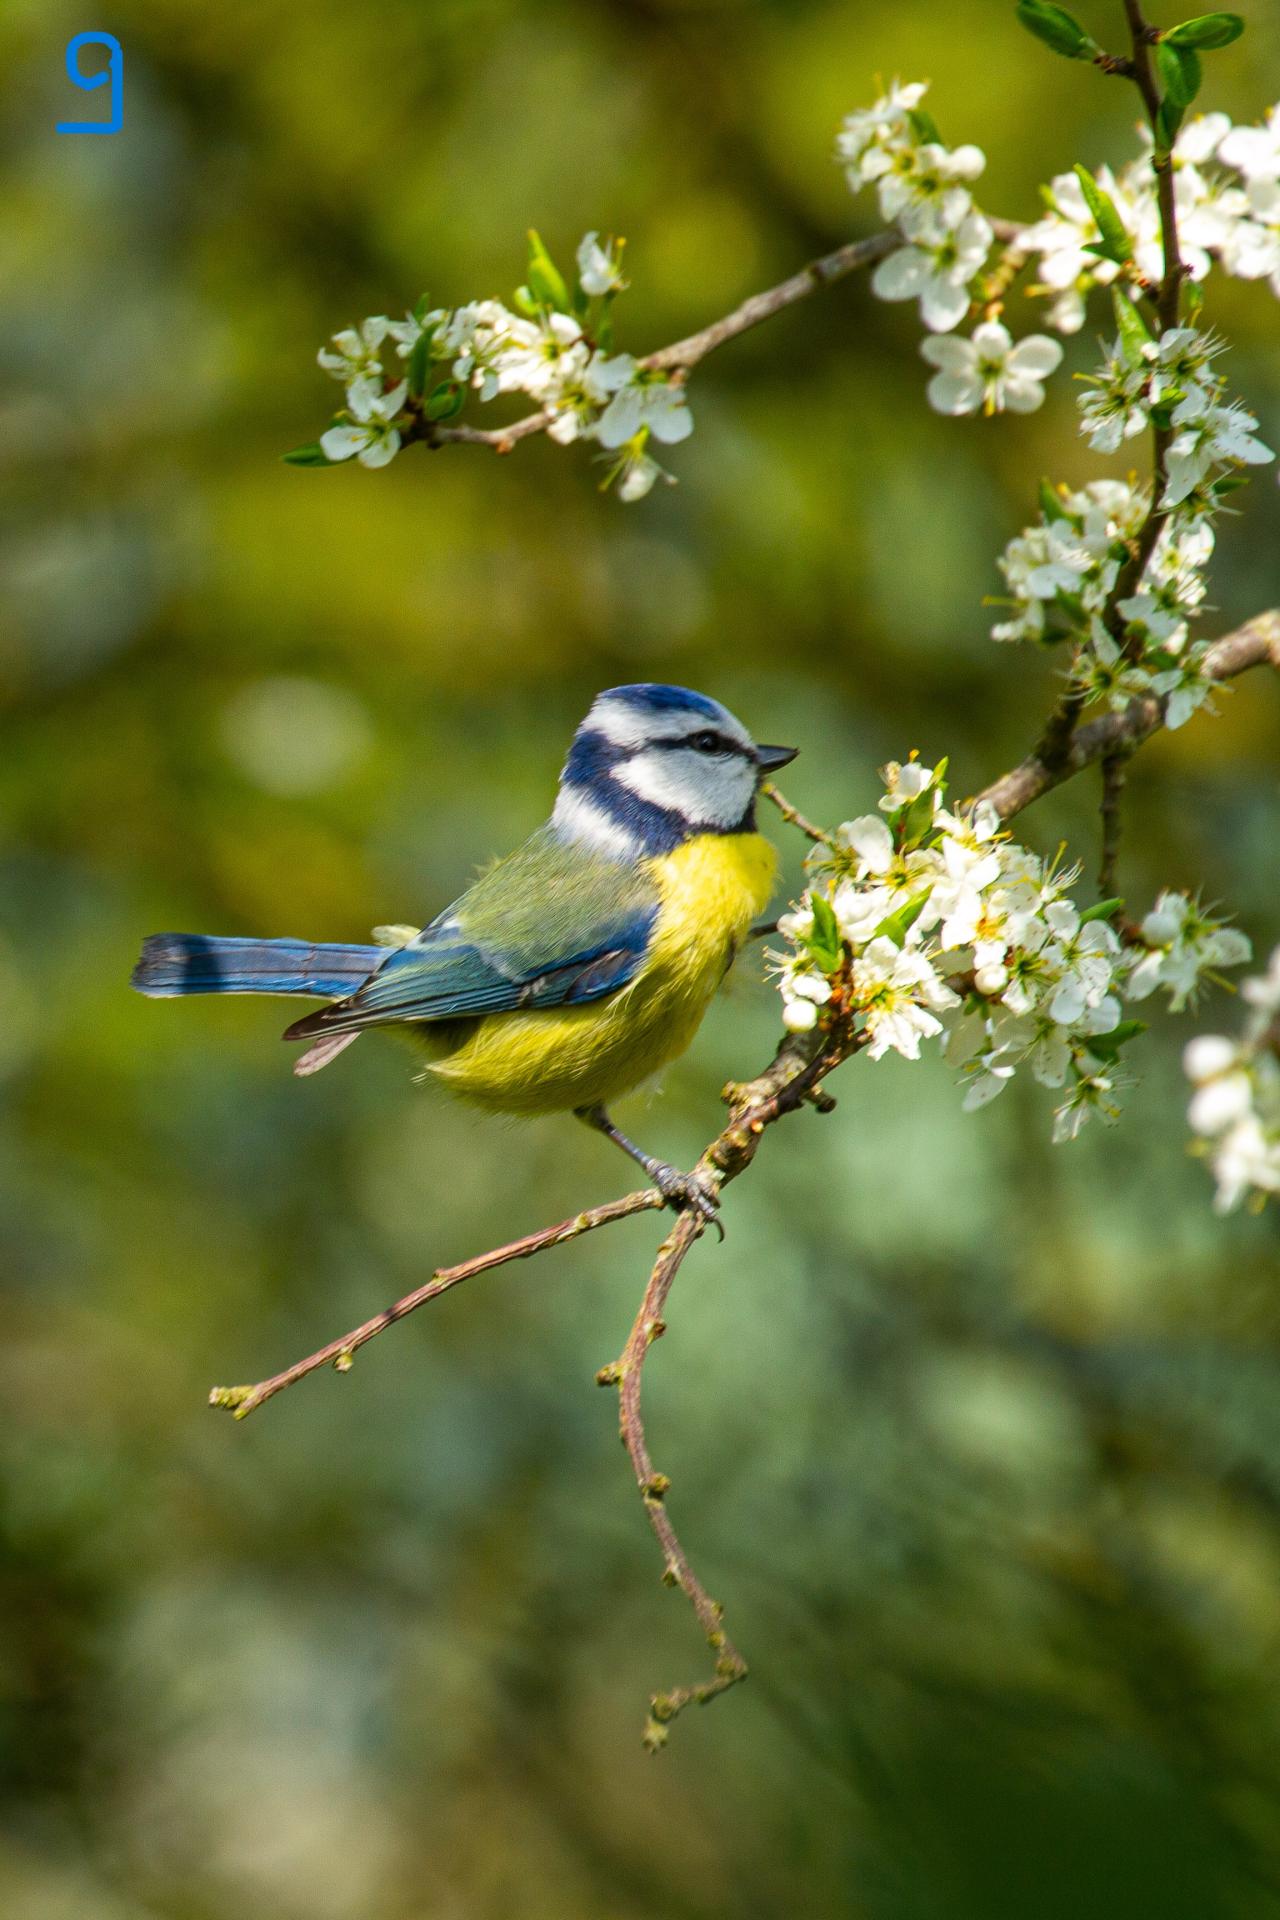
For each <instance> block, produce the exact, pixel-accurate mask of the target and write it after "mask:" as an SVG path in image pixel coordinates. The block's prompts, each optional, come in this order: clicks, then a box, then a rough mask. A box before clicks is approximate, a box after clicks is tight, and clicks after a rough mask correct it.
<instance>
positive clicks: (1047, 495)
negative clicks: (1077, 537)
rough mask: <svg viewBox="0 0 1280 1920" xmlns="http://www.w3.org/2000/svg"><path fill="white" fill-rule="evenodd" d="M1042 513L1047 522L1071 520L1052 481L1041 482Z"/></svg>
mask: <svg viewBox="0 0 1280 1920" xmlns="http://www.w3.org/2000/svg"><path fill="white" fill-rule="evenodd" d="M1040 511H1041V513H1042V514H1043V515H1044V517H1045V519H1046V520H1067V519H1069V518H1070V515H1069V514H1068V512H1067V510H1066V508H1065V507H1064V506H1063V504H1062V495H1061V494H1060V493H1059V492H1058V489H1057V488H1056V487H1055V486H1054V485H1053V483H1052V481H1050V480H1042V481H1041V482H1040Z"/></svg>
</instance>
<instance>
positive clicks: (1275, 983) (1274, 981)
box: [1240, 947, 1280, 1019]
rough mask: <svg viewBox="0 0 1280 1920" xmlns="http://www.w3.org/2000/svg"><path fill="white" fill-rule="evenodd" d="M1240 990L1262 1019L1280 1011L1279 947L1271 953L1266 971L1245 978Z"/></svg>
mask: <svg viewBox="0 0 1280 1920" xmlns="http://www.w3.org/2000/svg"><path fill="white" fill-rule="evenodd" d="M1240 992H1241V994H1242V995H1243V997H1244V998H1245V999H1246V1000H1247V1001H1248V1002H1249V1005H1250V1006H1251V1007H1254V1008H1256V1009H1257V1013H1258V1015H1259V1016H1261V1017H1263V1018H1264V1019H1265V1017H1266V1016H1268V1015H1270V1014H1273V1013H1280V947H1277V948H1276V949H1275V952H1274V953H1273V954H1272V956H1271V959H1270V962H1269V963H1268V966H1267V971H1266V972H1265V973H1264V974H1260V975H1259V976H1258V977H1257V978H1256V979H1253V980H1246V981H1245V983H1244V985H1243V986H1242V987H1241V989H1240Z"/></svg>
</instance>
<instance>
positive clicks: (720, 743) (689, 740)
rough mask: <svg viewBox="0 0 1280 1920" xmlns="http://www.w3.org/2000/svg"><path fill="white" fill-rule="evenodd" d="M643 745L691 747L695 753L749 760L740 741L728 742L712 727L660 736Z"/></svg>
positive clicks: (725, 735) (723, 735) (727, 739)
mask: <svg viewBox="0 0 1280 1920" xmlns="http://www.w3.org/2000/svg"><path fill="white" fill-rule="evenodd" d="M645 744H646V746H650V747H692V748H693V750H694V752H695V753H736V754H738V755H739V756H740V758H742V759H743V760H746V759H748V758H749V755H748V753H747V749H746V748H745V747H744V746H743V744H742V742H741V741H740V740H730V739H729V737H728V735H727V734H723V733H717V732H716V730H715V728H714V727H700V728H699V729H698V731H697V732H696V733H678V734H662V735H660V736H659V737H658V738H657V739H654V740H648V741H646V742H645Z"/></svg>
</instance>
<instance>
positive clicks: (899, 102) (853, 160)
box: [836, 80, 928, 192]
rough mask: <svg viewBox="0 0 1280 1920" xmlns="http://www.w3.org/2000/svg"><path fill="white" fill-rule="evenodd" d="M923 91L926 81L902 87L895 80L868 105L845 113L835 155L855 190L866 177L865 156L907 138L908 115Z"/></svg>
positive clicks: (908, 131) (908, 133)
mask: <svg viewBox="0 0 1280 1920" xmlns="http://www.w3.org/2000/svg"><path fill="white" fill-rule="evenodd" d="M927 92H928V82H927V81H912V82H911V83H910V84H909V85H907V86H905V87H904V86H902V85H900V84H899V82H898V81H896V80H895V81H894V83H893V85H892V86H891V87H890V89H889V91H888V92H887V93H885V94H882V95H881V96H880V98H879V99H878V100H876V101H875V102H874V103H873V104H872V105H871V106H870V107H863V108H860V109H859V110H858V111H857V112H855V113H848V114H846V115H845V117H844V123H843V125H842V126H841V129H840V132H839V133H838V134H837V135H836V155H837V157H838V158H839V159H840V160H842V161H843V162H844V164H845V169H846V173H847V176H848V180H849V185H850V186H851V187H852V188H853V189H854V191H855V192H856V191H857V189H858V188H859V187H861V186H864V185H865V184H866V182H867V179H868V178H869V177H870V176H868V175H867V174H866V173H865V172H864V170H863V169H864V163H865V161H866V159H867V157H868V155H870V154H871V153H873V152H874V151H876V150H877V149H879V148H880V147H881V146H883V145H887V144H893V143H895V142H899V141H901V140H903V139H909V138H910V137H911V135H910V124H909V119H908V116H909V115H910V114H912V113H914V111H915V109H916V108H917V107H918V106H919V105H920V102H921V101H922V100H923V99H924V96H925V94H926V93H927Z"/></svg>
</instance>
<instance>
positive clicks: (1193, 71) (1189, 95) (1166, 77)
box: [1156, 40, 1204, 112]
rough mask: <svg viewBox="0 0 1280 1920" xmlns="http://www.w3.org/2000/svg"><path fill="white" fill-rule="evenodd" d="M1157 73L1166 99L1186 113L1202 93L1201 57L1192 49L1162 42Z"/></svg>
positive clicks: (1157, 60) (1157, 50)
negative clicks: (1200, 92)
mask: <svg viewBox="0 0 1280 1920" xmlns="http://www.w3.org/2000/svg"><path fill="white" fill-rule="evenodd" d="M1156 72H1157V73H1158V74H1159V76H1160V84H1161V86H1162V87H1163V88H1164V91H1165V98H1166V99H1168V100H1171V101H1172V102H1173V104H1174V106H1175V107H1181V108H1182V109H1183V111H1184V112H1185V111H1186V109H1187V108H1188V107H1189V106H1190V105H1191V102H1192V101H1193V100H1194V99H1195V97H1196V95H1197V94H1198V93H1199V91H1200V82H1201V80H1202V79H1203V77H1204V76H1203V74H1202V73H1201V70H1200V56H1199V55H1198V54H1196V53H1193V52H1192V50H1191V48H1190V47H1179V46H1175V45H1172V44H1171V43H1170V42H1169V41H1168V40H1161V41H1160V42H1159V44H1158V45H1157V47H1156Z"/></svg>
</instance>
